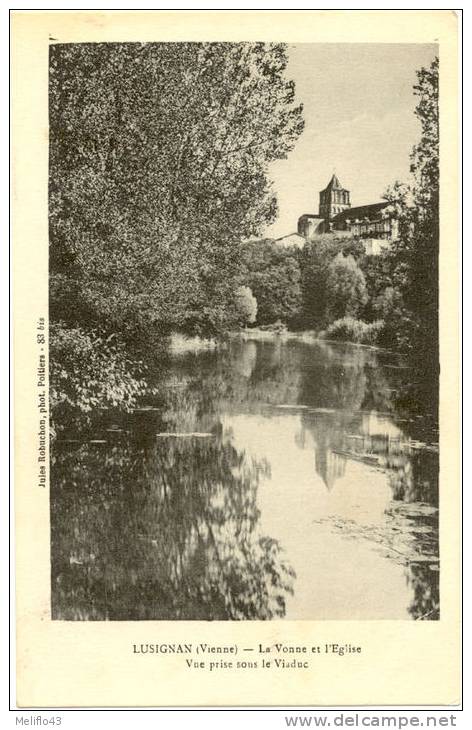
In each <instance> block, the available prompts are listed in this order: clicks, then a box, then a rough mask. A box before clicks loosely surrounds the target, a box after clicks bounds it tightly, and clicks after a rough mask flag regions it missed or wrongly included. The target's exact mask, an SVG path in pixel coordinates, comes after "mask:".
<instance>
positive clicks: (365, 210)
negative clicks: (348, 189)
mask: <svg viewBox="0 0 472 730" xmlns="http://www.w3.org/2000/svg"><path fill="white" fill-rule="evenodd" d="M387 205H389V203H388V202H387V201H384V202H383V203H372V204H371V205H360V206H358V207H357V208H346V210H343V211H341V213H338V214H337V215H335V216H333V222H334V223H344V221H346V220H350V221H355V220H357V219H359V220H362V219H363V218H369V219H370V220H375V219H376V218H379V216H380V212H381V211H382V210H383V209H384V208H386V207H387Z"/></svg>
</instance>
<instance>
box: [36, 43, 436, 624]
mask: <svg viewBox="0 0 472 730" xmlns="http://www.w3.org/2000/svg"><path fill="white" fill-rule="evenodd" d="M439 58H440V56H439V50H438V45H437V44H435V43H433V42H431V43H363V42H359V43H289V42H287V43H278V42H273V43H270V42H265V41H257V42H256V41H254V42H253V41H244V42H224V41H221V42H220V41H209V42H192V41H188V42H183V41H182V42H118V41H116V42H90V43H89V42H70V43H69V42H62V41H61V39H60V38H50V46H49V58H48V79H49V82H48V83H49V86H48V100H49V112H48V113H49V141H48V154H49V168H48V175H49V179H48V186H49V187H48V220H49V321H48V346H49V360H48V368H49V418H48V423H46V421H45V429H46V432H47V431H48V436H49V463H50V561H51V573H50V580H51V583H50V587H51V607H50V608H51V618H52V620H53V621H55V622H60V621H62V622H70V621H77V622H97V621H273V620H276V621H280V620H297V621H298V620H307V621H314V620H317V621H346V620H352V621H371V620H375V619H379V620H389V621H392V620H399V621H400V620H403V621H439V620H440V618H441V609H440V606H441V600H440V599H441V596H440V590H439V584H440V575H441V571H440V557H441V551H440V544H439V520H440V511H441V504H440V500H439V491H438V476H439V417H438V404H439V374H440V360H439V334H438V297H439V284H438V267H439V182H440V175H439V109H440V103H439V96H438V94H439V79H440V75H441V63H440V60H439ZM32 174H34V173H32Z"/></svg>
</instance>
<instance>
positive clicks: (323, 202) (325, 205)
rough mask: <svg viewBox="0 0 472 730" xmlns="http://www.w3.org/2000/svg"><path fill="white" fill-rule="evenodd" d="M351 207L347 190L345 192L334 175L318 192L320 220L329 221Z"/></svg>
mask: <svg viewBox="0 0 472 730" xmlns="http://www.w3.org/2000/svg"><path fill="white" fill-rule="evenodd" d="M350 207H351V201H350V196H349V190H345V189H344V188H343V187H342V186H341V183H340V182H339V180H338V178H337V177H336V175H335V174H333V177H332V178H331V180H330V181H329V183H328V185H327V186H326V187H325V189H324V190H321V192H320V209H319V210H320V218H325V220H327V221H330V220H331V219H332V218H334V216H335V215H337V214H338V213H342V211H343V210H346V209H347V208H350Z"/></svg>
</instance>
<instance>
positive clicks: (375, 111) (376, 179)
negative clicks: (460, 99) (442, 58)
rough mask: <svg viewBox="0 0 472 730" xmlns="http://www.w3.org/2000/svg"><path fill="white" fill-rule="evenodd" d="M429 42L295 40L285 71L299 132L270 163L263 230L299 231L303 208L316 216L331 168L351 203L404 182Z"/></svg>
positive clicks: (432, 51)
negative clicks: (298, 112)
mask: <svg viewBox="0 0 472 730" xmlns="http://www.w3.org/2000/svg"><path fill="white" fill-rule="evenodd" d="M436 53H437V46H436V45H433V44H383V43H378V44H377V43H375V44H374V43H369V44H367V43H343V44H340V43H339V44H324V43H322V44H319V43H311V44H295V45H290V46H289V63H288V66H287V71H286V76H287V77H288V78H291V79H293V80H294V81H295V84H296V95H297V100H298V101H301V102H303V105H304V112H303V116H304V118H305V129H304V131H303V133H302V135H301V136H300V137H299V139H298V141H297V143H296V145H295V147H294V149H293V150H292V152H290V153H289V155H288V157H287V159H286V160H278V161H276V162H274V163H272V165H271V166H270V169H269V176H270V178H271V179H272V180H273V183H274V190H275V192H276V193H277V198H278V202H279V216H278V219H277V221H276V222H275V223H274V224H272V225H271V226H269V227H268V228H267V229H266V231H265V235H266V236H270V237H273V238H277V237H279V236H284V235H286V234H289V233H293V232H294V231H296V230H297V220H298V218H299V216H300V215H302V214H303V213H318V193H319V191H320V190H322V189H323V188H325V187H326V185H327V184H328V182H329V180H330V178H331V176H332V174H333V172H334V171H335V172H336V175H337V176H338V178H339V181H340V183H341V185H342V186H343V187H344V188H347V189H348V190H350V191H351V205H352V206H356V205H364V204H367V203H376V202H378V201H380V200H381V199H382V194H383V193H384V191H385V190H386V188H387V187H388V186H389V185H391V184H392V183H393V182H395V180H401V181H403V182H407V181H408V176H409V165H410V160H409V155H410V152H411V148H412V146H413V145H414V144H415V143H416V142H417V141H418V138H419V134H420V126H419V122H418V120H417V119H416V117H415V115H414V109H415V106H416V103H417V99H416V97H415V96H414V95H413V88H412V87H413V84H415V83H416V73H415V72H416V70H417V69H419V68H421V67H422V66H429V64H430V62H431V61H432V59H433V58H434V56H435V55H436Z"/></svg>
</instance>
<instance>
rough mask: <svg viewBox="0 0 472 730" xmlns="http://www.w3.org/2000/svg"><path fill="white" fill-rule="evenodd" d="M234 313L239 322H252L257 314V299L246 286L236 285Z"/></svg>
mask: <svg viewBox="0 0 472 730" xmlns="http://www.w3.org/2000/svg"><path fill="white" fill-rule="evenodd" d="M234 298H235V305H236V313H237V317H238V321H239V322H240V323H241V324H253V323H254V322H255V321H256V316H257V300H256V298H255V296H254V295H253V293H252V291H251V290H250V288H249V287H248V286H238V288H237V289H236V291H235V294H234Z"/></svg>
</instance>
